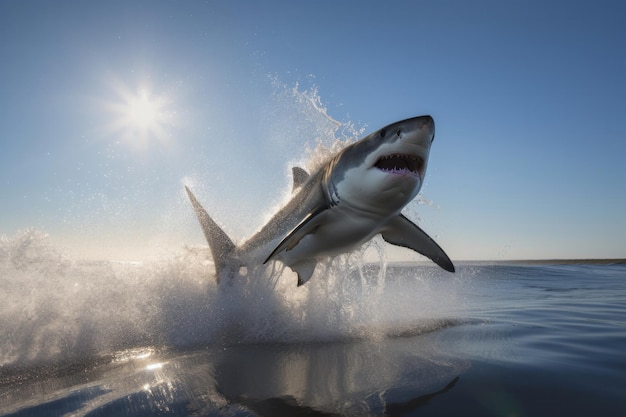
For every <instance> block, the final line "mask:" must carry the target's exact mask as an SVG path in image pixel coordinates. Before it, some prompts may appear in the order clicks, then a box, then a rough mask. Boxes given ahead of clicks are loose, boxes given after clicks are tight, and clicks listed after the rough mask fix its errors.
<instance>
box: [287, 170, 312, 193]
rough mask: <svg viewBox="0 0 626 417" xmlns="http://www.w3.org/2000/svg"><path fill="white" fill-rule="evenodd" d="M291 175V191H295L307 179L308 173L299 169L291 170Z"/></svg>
mask: <svg viewBox="0 0 626 417" xmlns="http://www.w3.org/2000/svg"><path fill="white" fill-rule="evenodd" d="M291 173H292V175H293V188H292V191H295V190H296V189H298V188H300V187H302V186H303V185H304V183H305V182H306V181H307V180H308V179H309V173H308V172H306V171H305V170H303V169H302V168H300V167H293V168H291Z"/></svg>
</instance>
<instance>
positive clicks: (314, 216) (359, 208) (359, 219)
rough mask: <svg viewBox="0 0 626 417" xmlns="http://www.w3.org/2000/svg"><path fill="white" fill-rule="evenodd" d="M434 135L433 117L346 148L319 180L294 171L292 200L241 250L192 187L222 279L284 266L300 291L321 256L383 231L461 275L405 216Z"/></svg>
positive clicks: (349, 248)
mask: <svg viewBox="0 0 626 417" xmlns="http://www.w3.org/2000/svg"><path fill="white" fill-rule="evenodd" d="M434 137H435V123H434V121H433V119H432V117H430V116H420V117H414V118H411V119H406V120H402V121H399V122H396V123H393V124H390V125H389V126H386V127H384V128H382V129H380V130H378V131H376V132H373V133H371V134H369V135H368V136H366V137H364V138H363V139H361V140H359V141H358V142H356V143H353V144H351V145H349V146H346V147H345V148H343V149H342V150H341V151H340V152H339V153H337V154H336V155H335V156H333V157H332V158H331V159H330V160H329V161H328V162H327V163H326V164H325V165H324V166H322V167H321V168H320V169H319V170H318V171H317V172H314V173H312V174H311V175H309V174H308V173H307V172H306V171H304V170H303V169H301V168H293V176H294V182H293V197H292V199H291V200H290V201H289V202H288V203H287V204H286V205H285V206H284V207H283V208H281V209H280V210H279V211H278V212H277V213H276V214H275V215H274V217H272V219H270V220H269V222H267V224H266V225H264V226H263V227H262V228H261V229H260V230H259V231H258V232H257V233H256V234H254V235H253V236H252V237H250V238H249V239H248V240H247V241H245V242H244V243H243V244H242V245H240V246H236V245H235V244H234V243H233V242H232V241H231V239H230V238H229V237H228V236H227V235H226V233H224V231H223V230H222V229H221V228H220V227H219V226H218V225H217V224H216V223H215V221H214V220H213V219H212V218H211V217H210V216H209V215H208V213H207V212H206V210H205V209H204V208H203V207H202V205H201V204H200V203H199V202H198V200H197V199H196V198H195V196H194V195H193V193H192V192H191V190H190V189H189V188H188V187H185V189H186V191H187V195H188V196H189V200H190V201H191V204H192V206H193V208H194V211H195V213H196V216H197V217H198V220H199V222H200V225H201V226H202V230H203V231H204V235H205V237H206V239H207V241H208V242H209V246H210V248H211V252H212V255H213V260H214V263H215V269H216V278H217V280H218V282H219V281H220V279H221V278H226V277H232V276H233V275H234V273H235V272H236V271H238V270H239V268H240V267H242V266H246V267H254V266H258V265H260V264H262V263H263V264H266V263H268V262H270V261H281V262H283V263H284V264H285V265H287V266H289V267H290V268H291V269H292V270H293V271H295V272H296V273H297V274H298V286H300V285H302V284H304V283H306V282H307V281H308V280H309V279H310V278H311V276H312V275H313V272H314V271H315V266H316V265H317V262H318V261H319V260H320V259H324V258H327V257H332V256H336V255H339V254H341V253H346V252H350V251H352V250H354V249H356V248H358V247H360V246H361V245H362V244H363V243H365V242H367V241H368V240H370V239H371V238H372V237H374V236H375V235H377V234H381V235H382V237H383V239H384V240H385V241H386V242H388V243H391V244H393V245H397V246H403V247H406V248H409V249H412V250H414V251H416V252H418V253H420V254H422V255H424V256H426V257H427V258H429V259H431V260H432V261H433V262H435V263H436V264H437V265H439V266H440V267H441V268H443V269H445V270H446V271H449V272H454V265H453V264H452V261H451V260H450V258H449V257H448V255H446V253H445V252H444V251H443V249H441V247H440V246H439V245H438V244H437V243H436V242H435V241H434V240H433V239H432V238H431V237H430V236H428V235H427V234H426V232H424V231H423V230H422V229H421V228H419V227H418V226H417V225H416V224H414V223H413V222H411V221H410V220H409V219H407V218H406V217H405V216H404V215H402V213H401V210H402V209H403V208H404V206H406V205H407V204H408V203H409V202H410V201H411V200H413V198H415V196H416V195H417V194H418V192H419V190H420V189H421V187H422V184H423V182H424V177H425V175H426V165H427V162H428V155H429V152H430V147H431V144H432V142H433V139H434Z"/></svg>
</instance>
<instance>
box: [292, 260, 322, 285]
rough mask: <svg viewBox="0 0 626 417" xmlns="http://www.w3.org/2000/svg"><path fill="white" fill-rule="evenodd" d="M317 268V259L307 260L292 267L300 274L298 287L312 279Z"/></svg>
mask: <svg viewBox="0 0 626 417" xmlns="http://www.w3.org/2000/svg"><path fill="white" fill-rule="evenodd" d="M316 266H317V260H315V259H307V260H305V261H302V262H298V263H296V264H293V265H291V266H290V268H291V269H292V270H293V271H294V272H295V273H296V274H298V287H299V286H300V285H304V284H306V282H307V281H308V280H310V279H311V277H312V276H313V272H314V271H315V267H316Z"/></svg>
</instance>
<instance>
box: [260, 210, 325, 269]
mask: <svg viewBox="0 0 626 417" xmlns="http://www.w3.org/2000/svg"><path fill="white" fill-rule="evenodd" d="M326 216H327V211H326V207H322V208H320V209H318V210H316V211H314V212H312V213H311V214H309V215H308V216H307V217H305V219H304V220H302V221H301V222H300V224H299V225H298V226H296V228H295V229H293V230H292V231H291V232H290V233H289V234H288V235H287V236H286V237H285V238H284V239H283V240H282V241H281V242H280V243H279V244H278V246H276V249H274V250H273V251H272V253H270V255H269V256H268V257H267V259H265V261H263V263H264V264H266V263H267V262H268V261H270V260H272V259H273V258H275V257H276V255H278V254H279V253H281V252H282V251H284V250H290V249H292V248H293V247H294V246H296V245H297V244H298V242H300V240H301V239H302V238H303V237H304V236H306V235H308V234H310V233H315V230H316V229H317V228H318V227H319V226H320V225H322V224H323V223H325V222H326Z"/></svg>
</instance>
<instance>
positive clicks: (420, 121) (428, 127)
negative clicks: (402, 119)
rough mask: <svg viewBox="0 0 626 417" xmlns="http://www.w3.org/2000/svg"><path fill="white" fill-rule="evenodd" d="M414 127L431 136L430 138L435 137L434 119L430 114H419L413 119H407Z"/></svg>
mask: <svg viewBox="0 0 626 417" xmlns="http://www.w3.org/2000/svg"><path fill="white" fill-rule="evenodd" d="M409 121H411V122H412V123H411V124H413V125H414V127H415V129H417V130H420V131H421V132H422V133H424V134H426V135H428V136H431V141H432V139H434V138H435V121H434V120H433V118H432V117H431V116H420V117H416V118H414V119H409Z"/></svg>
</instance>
